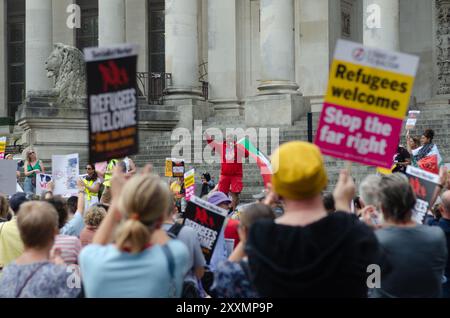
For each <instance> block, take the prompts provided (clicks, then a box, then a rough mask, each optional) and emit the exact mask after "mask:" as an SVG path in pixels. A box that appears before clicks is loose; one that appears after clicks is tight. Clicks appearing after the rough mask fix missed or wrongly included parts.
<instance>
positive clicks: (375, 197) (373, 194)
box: [359, 174, 381, 208]
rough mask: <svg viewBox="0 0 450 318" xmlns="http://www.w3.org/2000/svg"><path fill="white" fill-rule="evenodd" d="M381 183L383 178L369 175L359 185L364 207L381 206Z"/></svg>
mask: <svg viewBox="0 0 450 318" xmlns="http://www.w3.org/2000/svg"><path fill="white" fill-rule="evenodd" d="M380 181H381V176H379V175H376V174H371V175H368V176H367V177H365V178H364V180H363V181H362V182H361V184H360V185H359V195H360V196H361V199H362V200H363V201H364V205H373V206H374V207H376V208H379V206H380Z"/></svg>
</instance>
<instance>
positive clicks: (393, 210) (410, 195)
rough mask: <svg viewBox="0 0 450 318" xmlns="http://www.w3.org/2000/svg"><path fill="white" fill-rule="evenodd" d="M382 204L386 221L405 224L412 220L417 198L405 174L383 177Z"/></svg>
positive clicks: (381, 187)
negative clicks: (412, 211)
mask: <svg viewBox="0 0 450 318" xmlns="http://www.w3.org/2000/svg"><path fill="white" fill-rule="evenodd" d="M380 203H381V206H382V210H383V216H384V218H385V219H386V220H392V221H394V222H405V221H409V220H410V219H411V210H412V209H413V208H414V205H415V204H416V196H415V195H414V191H413V189H412V188H411V185H410V184H409V181H408V178H407V177H406V176H405V175H404V174H402V173H394V174H391V175H385V176H382V177H381V180H380Z"/></svg>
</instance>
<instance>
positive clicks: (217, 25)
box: [208, 0, 241, 115]
mask: <svg viewBox="0 0 450 318" xmlns="http://www.w3.org/2000/svg"><path fill="white" fill-rule="evenodd" d="M236 58H237V52H236V0H209V1H208V82H209V94H208V95H209V101H210V102H211V103H213V104H214V109H215V112H216V113H217V114H224V115H239V114H240V109H241V107H240V106H239V104H238V100H237V96H236V95H237V94H236V88H237V86H236V77H237V73H236V70H237V68H236Z"/></svg>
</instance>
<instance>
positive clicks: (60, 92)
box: [45, 43, 86, 106]
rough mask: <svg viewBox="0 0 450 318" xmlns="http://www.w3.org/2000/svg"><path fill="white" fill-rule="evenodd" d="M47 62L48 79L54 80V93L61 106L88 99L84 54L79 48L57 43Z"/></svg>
mask: <svg viewBox="0 0 450 318" xmlns="http://www.w3.org/2000/svg"><path fill="white" fill-rule="evenodd" d="M54 47H55V48H54V50H53V52H52V53H51V54H50V56H49V57H48V59H47V61H46V62H45V69H46V70H47V77H49V78H52V77H53V78H54V80H55V87H54V93H55V95H56V96H58V104H59V105H61V106H64V105H67V104H72V103H74V102H76V101H78V100H79V99H80V98H83V97H86V68H85V62H84V57H83V53H81V51H80V50H78V49H77V48H75V47H73V46H70V45H65V44H62V43H56V44H55V45H54Z"/></svg>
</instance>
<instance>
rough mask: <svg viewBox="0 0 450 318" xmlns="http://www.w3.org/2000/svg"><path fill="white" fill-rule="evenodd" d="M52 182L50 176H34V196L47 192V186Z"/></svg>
mask: <svg viewBox="0 0 450 318" xmlns="http://www.w3.org/2000/svg"><path fill="white" fill-rule="evenodd" d="M50 181H52V176H51V175H50V174H45V173H38V174H36V194H37V195H41V194H42V192H44V191H48V190H49V188H48V184H49V183H50Z"/></svg>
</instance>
